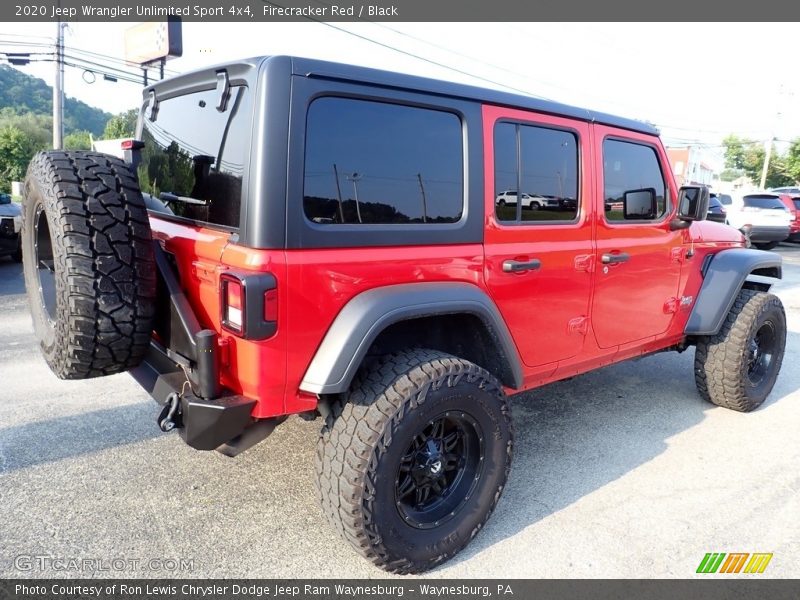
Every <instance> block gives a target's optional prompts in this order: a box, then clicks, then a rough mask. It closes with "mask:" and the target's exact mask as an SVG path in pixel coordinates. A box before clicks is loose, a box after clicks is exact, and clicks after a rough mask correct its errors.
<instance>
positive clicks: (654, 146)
mask: <svg viewBox="0 0 800 600" xmlns="http://www.w3.org/2000/svg"><path fill="white" fill-rule="evenodd" d="M136 138H137V139H136V140H135V141H132V142H130V143H128V144H127V145H126V149H125V160H121V159H117V158H114V157H110V156H107V155H103V154H98V153H92V152H61V151H50V152H42V153H39V154H37V155H36V156H35V157H34V159H33V161H32V162H31V165H30V168H29V171H28V176H27V179H26V182H25V200H24V215H23V220H24V224H23V256H24V271H25V282H26V286H27V290H28V297H29V300H30V306H31V311H32V314H33V319H34V324H35V330H36V333H37V336H38V338H39V340H40V343H41V349H42V352H43V354H44V357H45V359H46V360H47V363H48V364H49V365H50V367H51V368H52V370H53V371H54V372H55V373H56V374H57V375H58V376H59V377H62V378H67V379H77V378H88V377H96V376H102V375H109V374H112V373H118V372H121V371H130V373H131V374H132V375H133V377H134V378H135V379H136V380H137V381H138V382H139V383H140V384H141V385H142V386H143V387H144V388H145V389H146V390H147V391H148V392H149V393H150V394H151V395H152V396H153V398H155V400H156V401H157V402H158V403H159V404H160V405H161V411H160V414H159V415H158V424H159V425H160V427H161V428H162V429H163V430H165V431H166V430H169V429H172V428H177V429H178V430H179V431H180V434H181V436H182V437H183V438H184V439H185V441H186V442H187V443H188V444H189V445H191V446H193V447H194V448H197V449H199V450H213V449H217V450H220V451H222V452H225V453H227V454H229V455H235V454H237V453H239V452H241V451H243V450H245V449H246V448H248V447H250V446H252V445H253V444H255V443H256V442H258V441H260V440H261V439H263V438H264V437H265V436H266V435H267V434H269V433H270V432H271V431H272V429H273V428H274V427H275V426H276V425H277V424H278V423H280V421H281V420H282V419H284V418H285V417H286V416H287V415H290V414H301V415H303V416H305V417H307V418H313V417H316V416H321V417H322V419H323V423H324V424H323V425H322V432H321V434H320V437H319V443H318V447H317V456H316V461H315V469H316V472H317V489H318V497H319V501H320V503H321V505H322V508H323V511H324V513H325V516H326V517H327V519H328V520H329V521H330V522H331V524H332V525H333V527H334V528H335V529H337V530H338V531H339V533H340V534H341V535H342V536H343V537H344V538H345V539H346V540H347V541H349V542H350V543H351V544H352V545H353V546H354V547H355V549H356V551H358V552H359V553H361V554H362V555H364V556H365V557H366V558H368V559H369V560H371V561H372V562H373V563H375V564H376V565H378V566H380V567H382V568H384V569H387V570H389V571H393V572H398V573H412V572H420V571H424V570H426V569H429V568H431V567H433V566H435V565H437V564H439V563H441V562H443V561H445V560H447V559H449V558H450V557H452V556H453V555H454V554H456V553H457V552H458V551H459V550H461V549H462V548H463V547H464V546H465V545H466V544H467V543H468V542H469V541H470V539H471V538H472V537H473V536H475V535H476V533H477V532H478V531H479V530H480V529H481V527H482V526H483V525H484V523H486V521H487V519H488V518H489V516H490V515H491V513H492V510H493V509H494V507H495V505H496V504H497V501H498V499H499V498H500V495H501V493H502V491H503V487H504V486H505V484H506V479H507V477H508V474H509V468H510V466H511V457H512V450H513V444H514V433H513V428H512V421H511V411H510V406H509V401H508V396H509V395H510V394H513V393H515V392H521V391H524V390H530V389H532V388H535V387H537V386H541V385H543V384H546V383H548V382H552V381H556V380H559V379H564V378H567V377H571V376H573V375H576V374H578V373H583V372H586V371H589V370H591V369H595V368H598V367H601V366H604V365H608V364H611V363H614V362H617V361H622V360H625V359H629V358H632V357H637V356H641V355H643V354H648V353H653V352H658V351H662V350H677V351H682V350H684V349H686V348H687V347H689V346H695V348H696V349H695V373H694V376H695V380H696V382H697V388H698V390H699V392H700V395H701V396H702V397H703V398H704V399H705V400H707V401H710V402H713V403H714V404H717V405H720V406H725V407H728V408H732V409H735V410H739V411H750V410H753V409H755V408H756V407H758V406H759V405H760V404H761V403H762V402H763V401H764V399H765V398H766V396H767V395H768V394H769V392H770V391H771V389H772V387H773V384H774V382H775V379H776V377H777V375H778V371H779V369H780V366H781V360H782V357H783V352H784V345H785V340H786V321H785V315H784V310H783V307H782V305H781V303H780V301H779V300H778V299H777V298H776V297H775V296H774V295H771V294H770V293H769V289H770V285H771V283H772V282H773V281H774V279H775V278H779V277H781V260H780V257H779V256H778V255H776V254H773V253H770V252H763V251H759V250H751V249H747V248H745V243H744V238H743V237H742V235H741V234H740V233H739V232H738V231H736V230H734V229H733V228H730V227H727V226H725V225H721V224H717V223H710V222H703V218H704V216H705V214H706V210H707V205H708V191H707V190H706V189H705V188H701V187H691V186H689V187H684V188H681V189H680V190H679V189H678V188H677V187H676V185H675V183H674V180H673V177H672V174H671V170H670V169H669V165H668V162H667V157H666V155H665V152H664V149H663V147H662V144H661V142H660V139H659V137H658V131H657V130H655V129H654V128H653V127H651V126H650V125H647V124H644V123H641V122H638V121H632V120H627V119H623V118H618V117H613V116H610V115H605V114H598V113H594V112H589V111H586V110H580V109H577V108H572V107H569V106H563V105H559V104H555V103H551V102H546V101H540V100H536V99H532V98H525V97H520V96H514V95H509V94H504V93H498V92H493V91H488V90H482V89H476V88H471V87H466V86H461V85H455V84H450V83H442V82H437V81H430V80H426V79H421V78H416V77H410V76H405V75H398V74H392V73H385V72H380V71H374V70H368V69H362V68H355V67H350V66H345V65H335V64H329V63H325V62H319V61H315V60H307V59H298V58H290V57H279V56H275V57H267V58H257V59H251V60H245V61H242V62H237V63H234V64H227V65H222V66H218V67H214V68H210V69H208V70H204V71H201V72H196V73H191V74H187V75H181V76H179V77H175V78H173V79H170V80H165V81H161V82H159V83H156V84H155V85H152V86H150V87H148V88H146V89H145V90H144V95H143V103H142V110H141V115H140V119H139V126H138V131H137V136H136ZM508 190H517V191H520V192H522V193H525V194H528V195H530V196H531V197H541V198H553V199H556V200H557V201H558V202H557V206H558V208H557V209H556V210H527V209H525V210H523V208H524V207H523V206H522V204H521V203H497V202H496V201H495V199H496V198H497V196H498V195H499V194H501V193H502V192H506V193H508ZM553 204H554V206H555V205H556V203H555V202H554V203H553Z"/></svg>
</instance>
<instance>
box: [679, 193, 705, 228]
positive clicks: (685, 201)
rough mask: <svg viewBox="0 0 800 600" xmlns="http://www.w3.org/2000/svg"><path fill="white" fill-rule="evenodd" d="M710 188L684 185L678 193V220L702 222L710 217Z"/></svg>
mask: <svg viewBox="0 0 800 600" xmlns="http://www.w3.org/2000/svg"><path fill="white" fill-rule="evenodd" d="M708 200H709V194H708V188H707V187H706V186H704V185H684V186H683V187H682V188H681V189H680V190H679V191H678V218H679V219H680V220H681V221H702V220H703V219H705V218H706V216H707V215H708Z"/></svg>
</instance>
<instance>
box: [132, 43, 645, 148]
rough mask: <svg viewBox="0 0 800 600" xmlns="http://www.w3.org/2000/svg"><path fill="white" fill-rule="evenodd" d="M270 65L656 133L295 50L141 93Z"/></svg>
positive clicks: (563, 107) (526, 99) (528, 99)
mask: <svg viewBox="0 0 800 600" xmlns="http://www.w3.org/2000/svg"><path fill="white" fill-rule="evenodd" d="M287 63H288V64H287ZM278 65H281V67H278ZM271 66H275V67H276V68H291V73H292V74H293V75H297V76H301V77H317V78H321V79H332V80H340V81H353V82H358V83H362V84H366V85H379V86H384V87H392V88H396V89H404V90H413V91H417V92H424V93H426V94H434V95H438V96H448V97H451V98H460V99H464V100H473V101H476V102H481V103H486V104H495V105H499V106H507V107H512V108H520V109H527V110H533V111H537V112H542V113H547V114H551V115H559V116H564V117H570V118H574V119H580V120H581V121H586V122H589V123H602V124H604V125H610V126H612V127H620V128H623V129H628V130H631V131H639V132H641V133H646V134H650V135H658V134H659V130H658V128H656V127H655V126H654V125H652V124H650V123H645V122H644V121H638V120H636V119H628V118H625V117H617V116H614V115H609V114H606V113H601V112H595V111H591V110H587V109H585V108H578V107H575V106H570V105H568V104H561V103H559V102H553V101H551V100H542V99H540V98H534V97H532V96H523V95H521V94H511V93H508V92H500V91H497V90H491V89H488V88H481V87H476V86H471V85H464V84H461V83H452V82H449V81H441V80H439V79H429V78H426V77H417V76H415V75H405V74H403V73H395V72H392V71H382V70H380V69H370V68H367V67H358V66H355V65H348V64H344V63H334V62H328V61H324V60H317V59H312V58H301V57H297V56H280V55H275V56H256V57H252V58H246V59H242V60H237V61H231V62H229V63H224V64H219V65H214V66H209V67H206V68H203V69H199V70H197V71H193V72H187V73H183V74H181V75H176V76H175V77H170V78H169V79H165V80H164V81H159V82H154V83H153V84H152V85H150V86H148V87H146V88H144V90H143V96H144V98H147V95H148V94H149V93H150V90H153V89H155V90H156V91H157V93H158V92H159V91H160V92H162V93H164V92H166V93H167V94H168V95H173V94H180V93H185V91H183V90H185V89H186V87H187V86H191V85H193V84H197V83H198V82H201V81H206V80H208V79H209V76H211V78H212V79H213V77H215V76H214V73H215V72H216V71H219V70H220V69H227V70H228V71H229V73H230V75H231V76H232V77H233V78H234V79H236V78H237V77H240V76H244V75H245V73H253V72H254V71H255V70H256V69H258V68H259V67H262V68H267V69H269V68H270V67H271Z"/></svg>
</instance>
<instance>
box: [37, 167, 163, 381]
mask: <svg viewBox="0 0 800 600" xmlns="http://www.w3.org/2000/svg"><path fill="white" fill-rule="evenodd" d="M22 213H23V214H22V219H23V221H22V246H23V251H22V256H23V270H24V273H25V287H26V288H27V292H28V302H29V304H30V308H31V313H32V316H33V324H34V329H35V331H36V335H37V337H38V339H39V343H40V346H41V350H42V353H43V354H44V358H45V360H46V361H47V364H48V365H49V366H50V368H51V369H52V370H53V372H54V373H55V374H56V375H57V376H58V377H60V378H62V379H88V378H91V377H99V376H102V375H111V374H113V373H119V372H121V371H125V370H127V369H131V368H133V367H135V366H137V365H138V364H139V363H140V362H141V360H142V358H143V356H144V354H145V351H146V350H147V348H148V345H149V341H150V335H151V332H152V328H153V316H154V310H155V309H154V306H155V296H156V273H155V264H154V259H153V248H152V241H151V235H150V225H149V222H148V219H147V211H146V210H145V205H144V201H143V200H142V195H141V193H140V191H139V186H138V183H137V181H136V178H135V177H134V175H133V173H132V172H131V170H130V169H129V167H128V166H127V165H126V164H125V163H124V162H123V161H121V160H119V159H117V158H115V157H112V156H107V155H104V154H99V153H95V152H78V151H76V152H61V151H50V152H39V153H38V154H36V156H34V158H33V160H32V161H31V163H30V166H29V167H28V174H27V177H26V180H25V186H24V200H23V211H22Z"/></svg>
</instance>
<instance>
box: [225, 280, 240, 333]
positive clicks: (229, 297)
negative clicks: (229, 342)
mask: <svg viewBox="0 0 800 600" xmlns="http://www.w3.org/2000/svg"><path fill="white" fill-rule="evenodd" d="M243 287H244V286H242V282H241V281H240V280H238V279H235V278H234V277H230V276H227V277H226V276H223V278H222V326H223V327H225V328H226V329H229V330H231V331H233V332H234V333H242V331H243V330H244V321H243V320H242V316H243V315H244V290H243V289H242V288H243Z"/></svg>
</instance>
